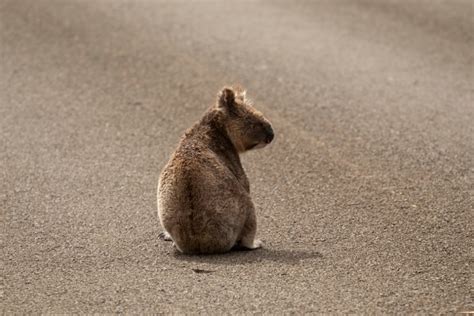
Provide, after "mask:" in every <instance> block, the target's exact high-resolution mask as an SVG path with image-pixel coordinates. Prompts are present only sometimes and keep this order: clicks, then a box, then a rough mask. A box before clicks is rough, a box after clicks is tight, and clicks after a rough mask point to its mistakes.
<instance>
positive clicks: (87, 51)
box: [0, 0, 474, 314]
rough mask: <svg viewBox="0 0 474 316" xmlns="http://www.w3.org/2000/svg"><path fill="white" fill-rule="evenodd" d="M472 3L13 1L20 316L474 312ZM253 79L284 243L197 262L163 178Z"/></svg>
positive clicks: (1, 192) (3, 201)
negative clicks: (223, 91) (167, 208)
mask: <svg viewBox="0 0 474 316" xmlns="http://www.w3.org/2000/svg"><path fill="white" fill-rule="evenodd" d="M473 6H474V2H473V1H471V0H452V1H447V0H446V1H440V0H429V1H428V0H416V1H415V0H405V1H394V0H393V1H392V0H384V1H379V0H360V1H344V0H341V1H324V0H321V1H257V0H255V1H152V0H148V1H145V0H139V1H126V0H116V1H111V0H102V1H92V0H84V1H79V0H76V1H73V0H69V1H66V0H34V1H33V0H18V1H13V0H1V1H0V56H1V57H0V91H1V93H0V135H1V138H0V162H1V168H0V212H1V213H0V214H1V222H2V227H3V228H2V229H1V233H0V234H1V252H2V254H1V256H0V257H1V259H0V260H1V265H0V271H1V279H0V298H1V299H0V307H1V311H2V313H6V314H10V313H32V312H35V313H36V312H44V313H64V312H80V313H92V312H99V313H104V312H127V313H142V312H162V313H170V312H174V313H211V314H219V313H237V314H242V313H269V314H282V313H292V312H295V313H316V312H319V313H347V312H352V313H382V312H385V313H402V314H405V313H413V312H431V313H447V312H462V311H468V310H471V311H472V310H473V308H474V305H473V295H472V275H473V268H472V264H473V243H472V241H473V230H472V223H473V222H474V221H473V200H472V196H473V193H474V187H473V183H474V181H473V180H474V177H473V176H474V163H473V157H474V140H473V135H474V131H473V126H474V125H473V122H474V104H473V92H474V87H473V82H474V81H473V74H474V68H473V57H474V56H473V51H474V11H473ZM234 83H239V84H241V85H243V86H244V87H246V88H247V90H248V96H249V97H250V98H252V99H253V100H254V103H255V106H256V107H257V108H258V109H259V110H261V111H262V112H263V113H264V114H265V115H266V117H267V118H268V119H269V120H270V121H271V122H272V124H273V126H274V129H275V133H276V139H275V140H276V141H275V142H274V143H273V144H272V145H271V146H269V147H267V148H265V149H262V150H259V151H252V152H249V153H247V154H245V155H244V156H243V157H242V160H243V165H244V168H245V169H246V171H247V174H248V176H249V178H250V183H251V192H252V195H253V198H254V202H255V204H256V206H257V218H258V223H259V229H258V232H257V235H258V237H259V238H261V239H263V240H264V242H265V245H264V248H263V249H261V250H258V251H254V252H234V253H230V254H226V255H221V256H204V257H187V256H182V255H178V254H177V253H176V252H175V251H174V250H173V249H172V246H171V245H170V244H169V243H164V242H162V241H160V240H158V234H159V232H160V231H161V228H160V227H159V221H158V216H157V213H156V185H157V180H158V175H159V172H160V170H161V168H162V167H163V166H164V164H165V163H166V162H167V160H168V158H169V156H170V154H171V153H172V151H173V150H174V148H175V146H176V144H177V142H178V141H179V138H180V136H181V135H182V134H183V132H184V130H185V129H186V128H188V127H190V126H191V125H192V124H193V122H195V121H197V120H198V119H199V118H200V116H201V115H202V113H203V112H204V111H205V110H206V108H207V107H208V106H210V105H211V104H213V103H214V101H215V96H216V94H217V92H218V90H219V89H220V88H221V87H222V86H224V85H229V84H234ZM196 271H197V272H196ZM202 271H205V272H207V273H199V272H202Z"/></svg>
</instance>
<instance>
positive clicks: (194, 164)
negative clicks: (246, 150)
mask: <svg viewBox="0 0 474 316" xmlns="http://www.w3.org/2000/svg"><path fill="white" fill-rule="evenodd" d="M159 195H160V197H159V213H160V220H161V223H162V225H163V226H164V228H165V229H166V230H167V231H168V232H169V233H170V235H171V237H172V238H173V241H174V242H175V244H176V246H177V247H178V248H179V249H180V250H181V251H183V252H190V253H212V252H223V251H228V250H229V249H230V248H231V247H232V246H233V245H234V244H235V243H236V241H237V238H238V236H239V235H240V232H241V230H242V227H243V225H244V223H245V220H246V219H247V216H248V211H249V210H248V207H246V206H248V203H251V201H250V197H249V196H248V193H247V192H246V191H245V189H244V188H243V187H242V185H241V184H240V182H239V181H238V179H237V178H236V176H235V175H234V174H233V173H232V172H231V171H230V169H229V168H228V167H227V166H225V165H224V164H223V163H222V161H221V160H220V159H219V157H217V156H215V155H213V154H212V153H205V154H203V155H200V156H199V157H196V156H195V157H193V159H192V160H191V159H190V160H186V161H179V159H175V161H171V162H170V164H169V166H167V167H166V168H165V170H164V172H163V176H162V178H161V180H160V188H159Z"/></svg>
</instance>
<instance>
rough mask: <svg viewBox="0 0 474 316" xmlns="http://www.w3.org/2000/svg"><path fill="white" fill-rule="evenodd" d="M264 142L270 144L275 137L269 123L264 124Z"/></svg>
mask: <svg viewBox="0 0 474 316" xmlns="http://www.w3.org/2000/svg"><path fill="white" fill-rule="evenodd" d="M265 134H266V136H265V143H267V144H270V143H271V142H272V140H273V138H274V137H275V133H273V128H272V127H271V125H268V126H266V128H265Z"/></svg>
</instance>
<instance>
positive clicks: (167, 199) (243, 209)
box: [158, 88, 273, 253]
mask: <svg viewBox="0 0 474 316" xmlns="http://www.w3.org/2000/svg"><path fill="white" fill-rule="evenodd" d="M272 139H273V131H272V128H271V125H270V123H269V122H268V121H267V120H266V119H265V118H264V117H263V115H262V114H261V113H260V112H258V111H256V110H255V109H254V108H253V107H252V106H251V105H250V104H249V103H248V101H247V100H246V99H245V92H244V91H242V90H240V89H233V88H224V89H223V90H222V91H221V92H220V93H219V96H218V100H217V103H216V105H214V106H212V107H211V108H209V109H208V110H207V112H206V113H205V114H204V116H203V117H202V119H201V120H200V121H199V122H197V123H196V124H195V125H194V126H193V127H191V128H190V129H189V130H187V131H186V133H185V134H184V136H183V137H182V139H181V141H180V143H179V145H178V148H177V149H176V151H175V152H174V153H173V155H172V156H171V159H170V161H169V162H168V164H167V165H166V166H165V168H164V169H163V171H162V173H161V175H160V180H159V183H158V214H159V217H160V222H161V225H162V226H163V228H164V229H165V232H167V235H169V236H168V237H171V239H172V240H173V241H174V244H175V246H176V247H177V248H178V250H180V251H181V252H184V253H220V252H226V251H229V250H230V249H231V248H232V247H234V246H242V247H245V248H249V249H255V248H258V247H260V246H261V242H260V241H256V240H254V237H255V232H256V228H257V225H256V218H255V210H254V205H253V203H252V200H251V198H250V188H249V182H248V179H247V176H246V175H245V172H244V170H243V168H242V165H241V162H240V158H239V153H240V152H244V151H246V150H249V149H252V148H254V147H257V148H258V147H263V146H264V145H266V144H268V143H269V142H271V140H272Z"/></svg>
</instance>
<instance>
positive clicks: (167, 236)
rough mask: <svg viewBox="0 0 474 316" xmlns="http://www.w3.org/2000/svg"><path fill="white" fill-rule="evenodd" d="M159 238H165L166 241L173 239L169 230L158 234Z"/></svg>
mask: <svg viewBox="0 0 474 316" xmlns="http://www.w3.org/2000/svg"><path fill="white" fill-rule="evenodd" d="M158 238H160V239H163V240H164V241H173V238H171V235H170V234H169V233H168V232H167V231H164V232H161V233H160V234H159V235H158Z"/></svg>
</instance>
